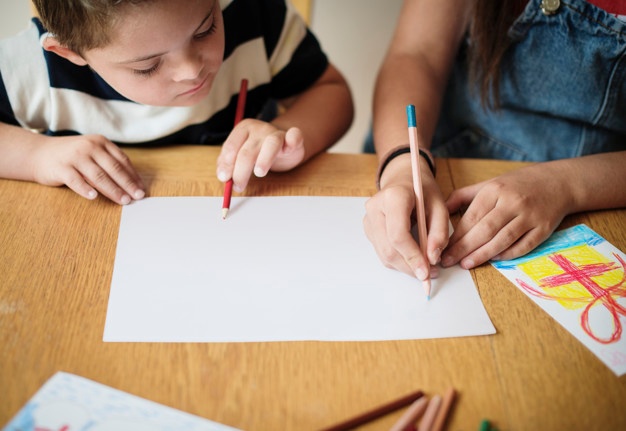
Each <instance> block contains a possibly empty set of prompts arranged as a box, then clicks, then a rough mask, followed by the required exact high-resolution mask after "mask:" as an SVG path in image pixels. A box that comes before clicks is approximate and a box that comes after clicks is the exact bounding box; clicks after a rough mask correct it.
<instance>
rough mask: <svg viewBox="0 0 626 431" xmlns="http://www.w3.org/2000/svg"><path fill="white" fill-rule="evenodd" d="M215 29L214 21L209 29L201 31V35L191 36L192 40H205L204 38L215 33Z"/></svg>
mask: <svg viewBox="0 0 626 431" xmlns="http://www.w3.org/2000/svg"><path fill="white" fill-rule="evenodd" d="M216 28H217V26H216V25H215V21H213V23H212V24H211V27H209V28H208V29H207V30H205V31H203V32H201V33H198V34H195V35H194V36H193V38H194V39H203V38H205V37H207V36H209V35H211V34H213V33H215V29H216Z"/></svg>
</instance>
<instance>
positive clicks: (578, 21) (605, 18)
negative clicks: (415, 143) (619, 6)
mask: <svg viewBox="0 0 626 431" xmlns="http://www.w3.org/2000/svg"><path fill="white" fill-rule="evenodd" d="M540 4H541V0H531V1H530V2H529V3H528V5H527V6H526V8H525V10H524V12H523V13H522V15H520V16H519V17H518V19H517V20H516V21H515V23H514V24H513V26H512V27H511V28H510V29H509V35H510V36H511V37H512V38H513V40H514V44H513V45H512V46H511V48H510V49H509V50H508V51H507V54H506V55H505V57H504V59H503V63H502V68H501V87H500V102H501V110H499V111H491V110H485V109H483V107H482V105H481V103H480V97H479V95H478V91H477V89H475V88H474V89H471V88H470V87H469V85H468V82H467V70H466V67H465V61H464V54H465V49H462V50H461V51H460V54H459V58H458V61H457V62H456V66H455V69H454V71H453V74H452V76H451V79H450V83H449V86H448V90H447V92H446V95H445V98H444V103H443V108H442V112H441V116H440V120H439V123H438V125H437V129H436V132H435V136H434V138H433V143H432V148H431V149H432V152H433V154H435V155H437V156H440V157H473V158H498V159H510V160H531V161H546V160H554V159H562V158H569V157H576V156H581V155H585V154H593V153H598V152H607V151H618V150H626V79H624V78H625V75H626V23H624V22H622V21H620V20H618V19H617V18H615V17H614V16H612V15H610V14H608V13H607V12H605V11H603V10H601V9H599V8H597V7H595V6H593V5H591V4H589V3H587V2H585V1H583V0H565V1H563V0H562V1H561V6H560V8H559V9H558V11H557V12H556V14H554V15H550V16H548V15H544V14H543V13H542V11H541V7H540Z"/></svg>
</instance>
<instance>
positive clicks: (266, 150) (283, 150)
mask: <svg viewBox="0 0 626 431" xmlns="http://www.w3.org/2000/svg"><path fill="white" fill-rule="evenodd" d="M304 156H305V148H304V137H303V136H302V132H301V131H300V129H298V128H297V127H291V128H290V129H288V130H287V131H284V130H281V129H279V128H277V127H276V126H274V125H273V124H271V123H266V122H264V121H260V120H254V119H244V120H242V121H241V122H239V124H237V126H236V127H235V128H234V129H233V131H232V132H231V133H230V135H229V136H228V138H227V139H226V141H225V142H224V145H223V146H222V152H221V153H220V156H219V157H218V159H217V177H218V179H219V180H220V181H222V182H226V181H228V180H229V179H231V178H232V179H233V189H234V190H235V191H236V192H242V191H243V190H244V189H245V188H246V186H247V185H248V181H249V180H250V176H251V175H252V173H254V175H255V176H257V177H264V176H265V175H267V173H268V172H269V171H270V170H272V171H287V170H289V169H292V168H294V167H296V166H298V165H299V164H300V163H301V162H302V161H303V160H304Z"/></svg>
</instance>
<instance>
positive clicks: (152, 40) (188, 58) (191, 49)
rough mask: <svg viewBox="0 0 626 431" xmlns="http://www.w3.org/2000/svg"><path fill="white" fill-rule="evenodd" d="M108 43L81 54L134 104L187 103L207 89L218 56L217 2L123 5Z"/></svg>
mask: <svg viewBox="0 0 626 431" xmlns="http://www.w3.org/2000/svg"><path fill="white" fill-rule="evenodd" d="M112 31H113V34H112V36H113V37H112V38H111V39H112V41H111V43H110V44H109V45H107V46H105V47H103V48H95V49H91V50H88V51H86V52H84V53H83V55H82V58H83V59H84V60H85V61H86V62H87V63H88V64H89V66H90V67H91V68H92V69H93V70H95V71H96V72H97V73H98V74H99V75H100V76H101V77H102V78H103V79H104V80H105V81H106V82H107V83H108V84H109V85H111V86H112V87H113V88H114V89H115V90H116V91H117V92H119V93H120V94H122V95H123V96H125V97H127V98H128V99H130V100H133V101H135V102H137V103H142V104H146V105H154V106H191V105H194V104H196V103H198V102H199V101H201V100H202V99H203V98H204V97H205V96H206V95H207V94H208V93H209V91H210V90H211V87H212V85H213V80H214V79H215V75H216V74H217V71H218V70H219V68H220V66H221V65H222V60H223V56H224V26H223V20H222V11H221V9H220V6H219V2H218V0H185V1H180V0H179V1H169V0H158V1H153V2H146V3H142V4H141V5H140V7H127V8H125V9H124V10H123V11H122V12H121V13H120V16H119V18H118V19H117V22H116V24H115V25H114V27H113V30H112Z"/></svg>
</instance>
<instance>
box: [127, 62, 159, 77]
mask: <svg viewBox="0 0 626 431" xmlns="http://www.w3.org/2000/svg"><path fill="white" fill-rule="evenodd" d="M159 64H160V63H157V64H155V65H154V66H152V67H150V68H148V69H133V73H134V74H137V75H140V76H151V75H153V74H154V73H156V71H157V70H159Z"/></svg>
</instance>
